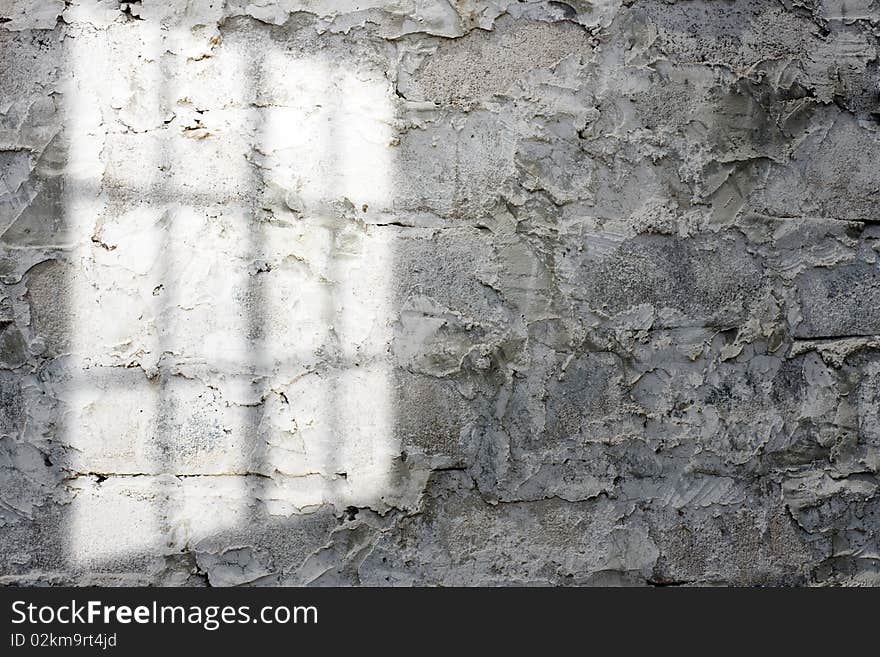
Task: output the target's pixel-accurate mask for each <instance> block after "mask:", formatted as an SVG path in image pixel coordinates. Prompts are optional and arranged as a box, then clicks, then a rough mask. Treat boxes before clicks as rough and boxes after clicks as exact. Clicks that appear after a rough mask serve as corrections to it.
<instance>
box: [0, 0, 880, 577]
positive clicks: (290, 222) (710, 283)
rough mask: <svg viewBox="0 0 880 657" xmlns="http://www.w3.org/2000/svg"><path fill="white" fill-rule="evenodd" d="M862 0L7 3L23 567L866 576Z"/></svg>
mask: <svg viewBox="0 0 880 657" xmlns="http://www.w3.org/2000/svg"><path fill="white" fill-rule="evenodd" d="M878 30H880V8H878V7H877V6H876V5H875V3H874V2H873V1H872V0H847V1H846V2H844V1H843V0H828V1H822V0H800V1H792V0H780V1H772V2H771V1H770V0H737V1H736V2H728V1H725V0H687V1H676V2H671V1H665V0H629V1H627V2H621V1H615V0H598V1H597V2H587V1H582V0H567V1H566V2H555V1H551V2H541V1H537V0H520V1H513V0H456V1H455V2H452V1H447V0H396V1H395V0H359V1H357V2H355V1H354V0H250V1H248V0H225V1H224V0H161V1H160V0H141V1H140V2H134V1H132V2H121V1H119V0H69V1H66V2H63V1H61V0H0V176H2V178H0V402H2V404H0V563H2V565H0V582H5V583H22V584H37V583H57V584H60V583H72V584H95V583H99V584H147V583H149V584H160V585H176V584H189V585H193V584H204V583H209V584H212V585H234V584H285V585H298V584H368V585H389V584H390V585H407V584H417V585H425V584H427V585H433V584H444V585H470V584H551V585H565V584H573V585H583V584H700V583H710V584H774V585H775V584H835V583H840V584H880V491H878V488H880V482H878V477H877V474H878V469H880V351H878V349H880V270H878V263H877V249H878V244H880V226H878V223H876V222H877V219H878V216H880V215H878V200H880V174H878V162H880V134H878V114H877V112H878V111H880V106H878V59H877V54H878V53H877V47H878V36H877V35H878V34H880V31H878Z"/></svg>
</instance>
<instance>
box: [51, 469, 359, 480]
mask: <svg viewBox="0 0 880 657" xmlns="http://www.w3.org/2000/svg"><path fill="white" fill-rule="evenodd" d="M169 476H170V477H174V478H175V479H211V478H214V479H216V478H223V477H227V478H233V477H243V478H249V477H253V478H256V479H307V478H310V477H321V478H322V479H334V480H335V479H338V480H340V481H344V480H345V479H346V476H347V473H345V472H336V473H323V472H306V473H303V474H286V473H281V472H277V471H276V472H275V473H274V474H271V475H268V474H263V473H261V472H216V473H189V474H186V473H174V472H76V473H74V474H73V476H71V477H67V478H65V481H76V480H77V479H86V478H92V477H98V478H100V479H104V480H106V479H137V478H157V477H169Z"/></svg>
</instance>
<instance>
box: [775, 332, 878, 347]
mask: <svg viewBox="0 0 880 657" xmlns="http://www.w3.org/2000/svg"><path fill="white" fill-rule="evenodd" d="M840 340H880V333H866V334H859V333H856V334H854V335H817V336H815V337H806V338H801V337H793V338H792V342H794V343H795V344H801V343H804V342H838V341H840Z"/></svg>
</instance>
